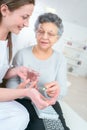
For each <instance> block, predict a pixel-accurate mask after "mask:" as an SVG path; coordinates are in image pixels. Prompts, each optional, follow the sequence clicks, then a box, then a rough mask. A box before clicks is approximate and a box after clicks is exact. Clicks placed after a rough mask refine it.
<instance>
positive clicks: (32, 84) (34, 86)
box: [29, 81, 37, 88]
mask: <svg viewBox="0 0 87 130" xmlns="http://www.w3.org/2000/svg"><path fill="white" fill-rule="evenodd" d="M36 86H37V81H34V82H32V83H31V84H30V86H29V88H36Z"/></svg>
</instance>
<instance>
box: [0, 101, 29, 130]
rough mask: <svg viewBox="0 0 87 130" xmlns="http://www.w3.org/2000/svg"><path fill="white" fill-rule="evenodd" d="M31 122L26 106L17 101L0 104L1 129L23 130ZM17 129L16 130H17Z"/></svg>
mask: <svg viewBox="0 0 87 130" xmlns="http://www.w3.org/2000/svg"><path fill="white" fill-rule="evenodd" d="M28 122H29V114H28V112H27V110H26V108H25V107H24V106H22V105H21V104H19V103H18V102H16V101H10V102H0V129H2V130H4V129H7V130H9V129H13V127H15V126H16V125H17V127H16V129H17V130H18V129H19V128H20V130H23V129H25V128H26V127H27V124H28ZM16 129H15V130H16Z"/></svg>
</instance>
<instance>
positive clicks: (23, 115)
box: [20, 109, 30, 126]
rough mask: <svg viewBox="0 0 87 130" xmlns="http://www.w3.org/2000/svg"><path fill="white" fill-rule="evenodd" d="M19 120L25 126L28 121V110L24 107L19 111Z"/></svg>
mask: <svg viewBox="0 0 87 130" xmlns="http://www.w3.org/2000/svg"><path fill="white" fill-rule="evenodd" d="M20 120H21V121H22V123H23V124H24V125H25V126H27V125H28V123H29V121H30V116H29V113H28V111H27V110H26V109H25V110H23V111H21V113H20Z"/></svg>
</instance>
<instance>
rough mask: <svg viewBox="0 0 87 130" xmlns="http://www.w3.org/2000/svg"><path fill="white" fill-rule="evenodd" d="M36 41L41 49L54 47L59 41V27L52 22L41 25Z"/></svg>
mask: <svg viewBox="0 0 87 130" xmlns="http://www.w3.org/2000/svg"><path fill="white" fill-rule="evenodd" d="M36 39H37V43H38V45H39V46H40V47H41V48H44V49H47V48H50V47H52V46H53V45H54V44H55V43H56V41H57V40H58V27H57V26H56V25H55V24H54V23H51V22H47V23H43V24H40V25H39V27H38V29H37V32H36Z"/></svg>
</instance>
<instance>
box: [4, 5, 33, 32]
mask: <svg viewBox="0 0 87 130" xmlns="http://www.w3.org/2000/svg"><path fill="white" fill-rule="evenodd" d="M4 8H6V9H5V12H4V17H3V19H2V20H3V22H4V25H5V28H6V29H7V31H8V32H12V33H15V34H18V33H19V32H20V30H21V29H22V28H23V27H27V26H28V25H29V18H30V16H31V15H32V12H33V10H34V5H33V4H28V5H24V6H22V7H20V8H18V9H16V10H14V11H9V9H8V7H7V6H6V7H4Z"/></svg>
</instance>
